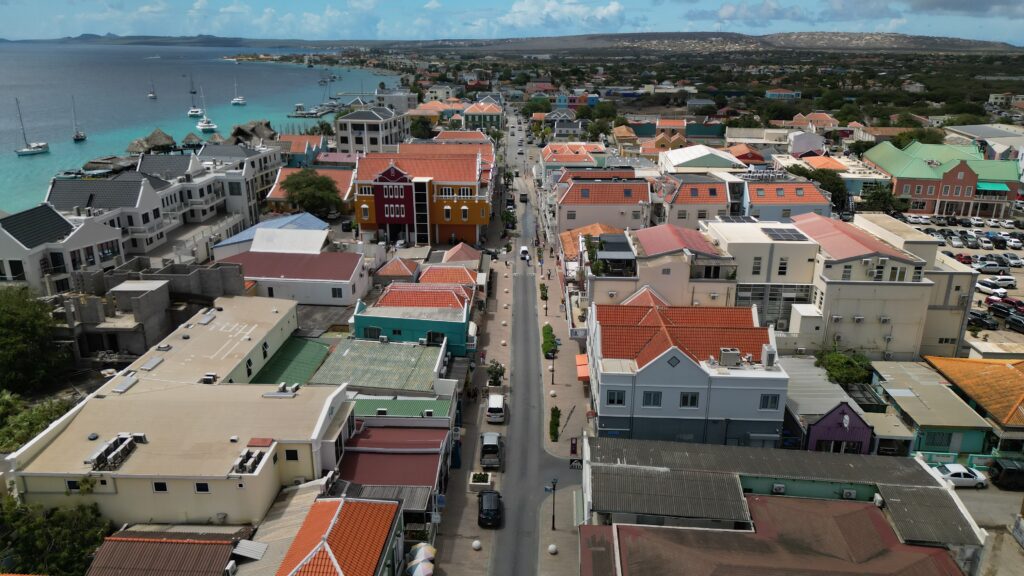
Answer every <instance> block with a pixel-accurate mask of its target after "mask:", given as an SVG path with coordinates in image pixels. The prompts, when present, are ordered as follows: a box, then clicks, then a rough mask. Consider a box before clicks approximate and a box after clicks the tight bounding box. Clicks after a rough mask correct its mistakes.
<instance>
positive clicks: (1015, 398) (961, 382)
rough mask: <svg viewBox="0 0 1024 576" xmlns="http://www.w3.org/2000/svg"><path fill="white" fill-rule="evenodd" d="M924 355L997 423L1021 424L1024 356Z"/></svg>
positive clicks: (1023, 402)
mask: <svg viewBox="0 0 1024 576" xmlns="http://www.w3.org/2000/svg"><path fill="white" fill-rule="evenodd" d="M924 359H925V360H926V361H927V362H928V363H929V364H931V365H932V366H933V367H934V368H935V369H936V370H938V371H939V373H940V374H942V375H943V376H944V377H945V378H946V379H947V380H949V381H950V382H951V383H953V384H954V385H956V386H957V387H958V388H960V389H961V390H963V392H964V393H965V394H967V395H968V396H970V397H971V399H972V400H974V401H975V402H976V403H978V404H979V405H981V407H982V408H984V409H985V412H987V413H988V415H989V417H991V418H992V419H993V420H995V421H996V422H997V423H998V424H999V425H1000V426H1003V427H1006V428H1009V427H1024V360H988V359H981V358H941V357H938V356H925V357H924Z"/></svg>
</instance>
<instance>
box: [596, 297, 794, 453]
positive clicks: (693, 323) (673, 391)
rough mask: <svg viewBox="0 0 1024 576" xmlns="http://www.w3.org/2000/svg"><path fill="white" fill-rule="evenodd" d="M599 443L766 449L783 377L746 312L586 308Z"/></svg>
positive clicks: (773, 434)
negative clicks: (650, 442) (651, 442)
mask: <svg viewBox="0 0 1024 576" xmlns="http://www.w3.org/2000/svg"><path fill="white" fill-rule="evenodd" d="M588 324H589V330H588V341H587V356H588V372H589V377H590V389H591V398H592V402H593V407H594V409H595V410H596V412H597V430H598V435H599V436H613V437H620V438H635V439H645V440H675V441H682V442H700V443H712V444H731V445H740V446H759V447H761V446H763V447H774V446H775V445H776V443H777V441H778V439H779V436H780V432H781V429H782V421H783V416H784V410H785V404H786V389H787V386H788V383H789V375H788V374H787V373H786V372H785V371H784V370H783V369H782V368H781V367H780V366H779V365H778V362H777V352H776V349H775V347H774V336H773V332H772V331H771V330H770V329H769V328H767V327H758V326H757V318H756V315H755V313H754V311H753V310H751V309H749V308H713V309H712V308H698V307H685V308H683V307H664V306H639V305H630V306H613V305H596V304H595V305H593V307H592V310H591V314H590V317H589V320H588Z"/></svg>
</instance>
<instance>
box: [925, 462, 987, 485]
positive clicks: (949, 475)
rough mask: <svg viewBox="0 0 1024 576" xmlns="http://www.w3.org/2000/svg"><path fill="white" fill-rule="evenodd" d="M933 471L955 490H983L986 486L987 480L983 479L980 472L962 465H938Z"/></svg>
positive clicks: (983, 476)
mask: <svg viewBox="0 0 1024 576" xmlns="http://www.w3.org/2000/svg"><path fill="white" fill-rule="evenodd" d="M935 471H936V472H938V473H939V475H940V476H942V477H943V478H945V479H946V480H949V481H950V482H952V483H953V486H956V487H957V488H985V487H987V486H988V478H985V475H984V474H982V473H981V471H980V470H976V469H974V468H968V467H966V466H964V465H963V464H940V465H939V466H937V467H936V468H935Z"/></svg>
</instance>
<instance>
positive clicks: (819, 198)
mask: <svg viewBox="0 0 1024 576" xmlns="http://www.w3.org/2000/svg"><path fill="white" fill-rule="evenodd" d="M780 190H781V191H782V192H781V195H780V192H779V191H780ZM747 191H748V193H749V195H750V203H751V204H816V205H818V204H820V205H825V206H827V205H828V204H829V199H828V198H826V197H825V195H824V194H822V192H821V190H819V189H818V187H817V186H815V185H814V183H813V182H748V183H747ZM761 192H763V193H764V194H763V195H761Z"/></svg>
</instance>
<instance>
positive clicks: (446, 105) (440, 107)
mask: <svg viewBox="0 0 1024 576" xmlns="http://www.w3.org/2000/svg"><path fill="white" fill-rule="evenodd" d="M465 107H466V104H465V103H464V102H460V101H455V102H442V101H440V100H434V101H431V102H424V103H423V104H420V105H419V106H417V107H416V109H417V110H429V111H431V112H444V111H446V110H462V109H463V108H465Z"/></svg>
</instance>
